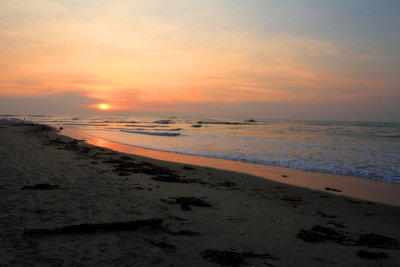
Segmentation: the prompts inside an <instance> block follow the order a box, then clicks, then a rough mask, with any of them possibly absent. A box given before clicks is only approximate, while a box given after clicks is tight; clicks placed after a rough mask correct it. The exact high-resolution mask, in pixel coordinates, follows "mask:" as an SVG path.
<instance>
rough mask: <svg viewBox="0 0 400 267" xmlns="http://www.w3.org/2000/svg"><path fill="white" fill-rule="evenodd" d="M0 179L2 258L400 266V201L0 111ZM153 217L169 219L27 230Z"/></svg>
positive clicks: (28, 262)
mask: <svg viewBox="0 0 400 267" xmlns="http://www.w3.org/2000/svg"><path fill="white" fill-rule="evenodd" d="M157 179H158V180H157ZM160 179H161V180H170V181H169V182H168V181H160ZM0 181H1V182H0V192H1V202H0V266H175V267H178V266H179V267H183V266H223V265H224V264H225V265H228V264H230V265H231V266H400V264H399V263H400V250H399V248H400V246H399V242H400V207H399V206H391V205H385V204H378V203H371V202H369V201H363V200H356V199H351V198H349V197H345V196H339V195H334V194H330V193H328V192H321V191H313V190H311V189H306V188H301V187H296V186H291V185H284V184H280V183H277V182H274V181H270V180H266V179H263V178H259V177H256V176H252V175H246V174H243V173H237V172H231V171H223V170H217V169H212V168H207V167H199V166H188V165H183V164H179V163H172V162H166V161H158V160H155V159H150V158H145V157H141V156H136V155H127V154H123V153H119V152H114V151H111V150H108V149H104V148H100V147H94V146H90V145H88V144H85V143H84V142H81V141H73V139H71V138H68V137H65V136H61V135H57V134H56V132H55V131H54V130H49V129H47V128H46V127H43V126H37V125H29V124H18V123H9V122H0ZM37 184H49V185H54V186H57V187H58V188H54V189H52V190H38V189H34V188H29V186H34V185H37ZM24 186H25V188H24V189H22V188H23V187H24ZM179 197H195V198H196V199H199V200H203V201H205V202H206V203H208V204H210V205H212V206H204V207H202V206H195V205H193V204H192V203H191V202H190V201H191V200H192V199H186V200H185V199H184V200H185V201H183V204H182V205H180V204H179V203H174V202H179V200H181V199H179ZM176 198H178V199H176ZM162 200H164V201H162ZM183 208H190V209H191V210H184V209H183ZM148 218H160V219H161V220H162V224H161V225H160V226H159V227H146V226H144V227H139V228H137V229H134V230H124V231H103V232H93V233H36V234H32V233H26V232H25V230H26V229H36V228H45V229H53V228H56V227H62V226H68V225H79V224H87V223H91V224H93V223H106V222H114V221H131V220H140V219H148ZM373 234H374V235H373ZM360 256H361V257H360ZM368 257H369V258H381V259H367V258H368Z"/></svg>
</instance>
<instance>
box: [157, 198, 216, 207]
mask: <svg viewBox="0 0 400 267" xmlns="http://www.w3.org/2000/svg"><path fill="white" fill-rule="evenodd" d="M160 200H161V201H163V202H166V203H170V204H180V205H182V203H187V204H189V205H192V206H198V207H212V206H213V205H211V204H210V203H207V202H205V201H204V200H202V199H200V198H196V197H169V198H167V199H163V198H162V199H160Z"/></svg>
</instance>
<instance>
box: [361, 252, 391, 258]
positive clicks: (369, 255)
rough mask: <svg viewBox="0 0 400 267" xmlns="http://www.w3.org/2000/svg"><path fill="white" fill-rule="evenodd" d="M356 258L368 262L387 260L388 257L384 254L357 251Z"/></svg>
mask: <svg viewBox="0 0 400 267" xmlns="http://www.w3.org/2000/svg"><path fill="white" fill-rule="evenodd" d="M357 257H359V258H364V259H369V260H382V259H387V258H389V256H388V255H387V254H386V253H383V252H372V251H366V250H359V251H358V252H357Z"/></svg>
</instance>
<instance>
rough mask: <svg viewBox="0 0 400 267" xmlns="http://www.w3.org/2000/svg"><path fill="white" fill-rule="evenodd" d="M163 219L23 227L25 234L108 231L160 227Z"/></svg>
mask: <svg viewBox="0 0 400 267" xmlns="http://www.w3.org/2000/svg"><path fill="white" fill-rule="evenodd" d="M162 222H163V220H162V219H159V218H150V219H142V220H134V221H121V222H108V223H85V224H78V225H67V226H62V227H56V228H34V229H25V231H24V232H25V234H78V233H81V234H82V233H94V232H108V231H127V230H135V229H137V228H139V227H143V226H148V227H160V226H161V224H162Z"/></svg>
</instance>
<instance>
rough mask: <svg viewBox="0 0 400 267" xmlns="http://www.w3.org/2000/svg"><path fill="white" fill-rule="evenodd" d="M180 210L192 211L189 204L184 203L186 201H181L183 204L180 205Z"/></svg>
mask: <svg viewBox="0 0 400 267" xmlns="http://www.w3.org/2000/svg"><path fill="white" fill-rule="evenodd" d="M181 209H182V210H192V208H191V207H190V205H189V203H188V202H186V201H183V202H182V203H181Z"/></svg>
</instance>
